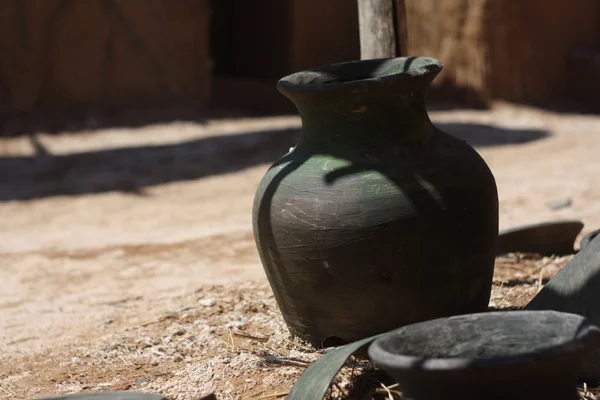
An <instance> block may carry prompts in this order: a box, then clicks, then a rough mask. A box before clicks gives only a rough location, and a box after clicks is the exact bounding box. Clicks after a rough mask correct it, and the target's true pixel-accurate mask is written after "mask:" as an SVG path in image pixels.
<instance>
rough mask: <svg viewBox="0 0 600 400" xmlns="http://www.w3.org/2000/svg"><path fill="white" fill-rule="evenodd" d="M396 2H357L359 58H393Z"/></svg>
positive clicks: (368, 0) (395, 49) (380, 0)
mask: <svg viewBox="0 0 600 400" xmlns="http://www.w3.org/2000/svg"><path fill="white" fill-rule="evenodd" d="M395 1H396V0H358V24H359V32H360V58H361V59H362V60H367V59H373V58H386V57H395V56H396V55H397V54H398V46H397V41H396V13H395V8H396V7H395Z"/></svg>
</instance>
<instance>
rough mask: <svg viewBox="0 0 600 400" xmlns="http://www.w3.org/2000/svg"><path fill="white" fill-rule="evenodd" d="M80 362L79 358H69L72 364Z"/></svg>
mask: <svg viewBox="0 0 600 400" xmlns="http://www.w3.org/2000/svg"><path fill="white" fill-rule="evenodd" d="M80 361H81V358H79V357H73V358H71V362H73V363H78V362H80Z"/></svg>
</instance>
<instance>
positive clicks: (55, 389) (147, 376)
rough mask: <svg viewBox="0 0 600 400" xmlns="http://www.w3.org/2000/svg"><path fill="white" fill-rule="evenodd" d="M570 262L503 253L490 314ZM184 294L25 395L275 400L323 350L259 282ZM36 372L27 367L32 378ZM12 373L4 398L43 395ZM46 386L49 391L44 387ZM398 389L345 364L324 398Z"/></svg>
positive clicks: (587, 393)
mask: <svg viewBox="0 0 600 400" xmlns="http://www.w3.org/2000/svg"><path fill="white" fill-rule="evenodd" d="M569 259H570V257H561V258H544V257H540V256H537V255H527V254H513V255H508V256H505V257H499V258H498V259H497V261H496V271H495V276H494V288H493V291H492V298H491V301H490V306H491V308H493V309H507V308H519V307H521V306H523V305H525V304H527V302H528V301H529V300H530V299H531V298H532V297H533V296H534V295H535V294H536V293H537V291H538V290H539V289H540V288H541V284H540V277H541V279H542V282H544V281H545V280H547V279H549V278H551V277H552V276H553V275H554V274H555V273H556V272H558V271H559V270H560V268H562V267H563V266H564V265H565V264H566V263H567V262H568V260H569ZM184 297H185V299H184V300H185V303H186V304H190V306H189V307H186V308H184V309H182V310H180V311H178V312H172V313H168V314H166V315H164V316H163V317H161V318H158V319H155V320H149V321H146V322H144V323H141V324H137V325H136V326H134V327H132V328H130V329H127V330H124V331H121V332H118V333H112V334H109V335H107V336H105V337H103V338H102V341H101V342H100V343H97V344H96V345H90V346H86V347H77V348H74V349H73V352H72V354H71V355H70V356H69V357H70V358H67V359H63V360H60V361H58V360H54V361H55V368H53V371H52V372H48V374H50V375H47V376H46V378H45V381H44V380H38V381H32V380H31V379H33V378H31V379H29V385H28V386H29V387H31V386H32V384H33V382H37V383H38V387H37V390H33V391H32V390H31V389H30V390H29V393H34V394H35V393H48V391H49V390H50V391H51V392H52V394H57V393H74V392H80V391H96V390H138V391H144V392H154V393H162V394H163V395H165V396H167V397H169V398H171V399H173V400H192V399H196V398H198V397H200V396H202V395H206V394H209V393H215V394H216V395H217V397H218V399H220V400H230V399H236V400H239V399H242V400H246V399H255V400H259V399H262V400H267V399H276V398H283V397H285V396H286V394H287V393H288V391H289V389H290V388H291V386H292V385H293V384H294V382H295V381H296V380H297V379H298V377H299V376H300V375H301V374H302V372H303V371H304V370H305V369H306V367H307V366H309V365H310V364H311V363H313V362H314V361H315V360H317V359H318V358H319V357H321V356H322V355H323V353H324V351H326V349H315V348H313V347H311V346H310V345H308V344H307V343H304V342H303V341H301V340H298V339H296V338H293V337H291V336H290V335H289V332H288V330H287V328H286V326H285V323H284V321H283V319H282V317H281V314H280V313H279V311H278V308H277V305H276V303H275V300H274V298H273V295H272V292H271V290H270V288H269V286H268V284H267V283H265V282H248V283H246V284H243V285H239V286H233V285H221V286H210V287H204V288H203V289H201V290H198V291H196V292H194V293H189V294H187V295H185V296H184ZM57 361H58V362H57ZM33 369H34V367H33V365H32V366H30V371H29V374H32V372H31V371H32V370H33ZM37 369H38V370H39V369H40V364H38V365H37ZM34 372H35V371H34ZM18 373H19V371H18V368H17V367H15V370H14V371H13V374H9V375H8V376H1V377H0V387H1V388H2V389H1V390H0V397H6V398H33V397H39V396H31V395H30V394H28V395H26V394H25V393H23V392H22V391H21V390H20V387H21V386H20V385H21V384H22V383H23V381H27V379H25V378H21V380H19V379H16V378H15V376H17V375H18ZM20 373H21V374H23V373H24V372H23V371H22V370H21V372H20ZM52 374H53V375H52ZM34 375H35V374H34ZM48 380H49V381H50V382H51V385H50V386H48V385H46V386H44V382H46V381H48ZM19 382H20V383H19ZM26 386H27V385H26ZM34 389H36V387H34ZM400 392H401V389H400V388H398V387H396V386H395V385H393V382H391V381H390V380H389V379H387V378H386V377H385V376H384V375H383V374H382V373H381V372H380V371H376V370H375V369H374V368H373V367H372V365H371V364H370V363H369V362H368V361H366V360H359V359H351V360H349V362H348V363H347V365H346V366H345V367H344V368H343V369H342V370H341V372H340V374H339V375H338V376H337V377H336V380H335V382H334V384H333V385H332V387H331V388H330V391H329V393H328V395H327V399H361V400H366V399H369V400H370V399H398V398H401V397H399V396H400V394H399V393H400ZM597 393H598V392H596V391H594V390H592V389H587V390H584V389H583V388H582V390H581V398H582V399H595V398H596V395H597ZM28 396H29V397H28Z"/></svg>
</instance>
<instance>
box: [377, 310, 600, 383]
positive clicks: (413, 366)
mask: <svg viewBox="0 0 600 400" xmlns="http://www.w3.org/2000/svg"><path fill="white" fill-rule="evenodd" d="M499 314H504V315H517V314H518V315H522V316H526V315H542V314H553V315H557V316H558V317H559V318H562V319H571V320H579V323H580V326H582V327H583V329H582V330H581V331H580V332H579V333H577V334H576V336H575V338H574V339H571V340H565V341H564V342H562V343H560V344H557V345H554V346H551V347H548V348H545V349H542V350H535V351H529V352H527V351H526V352H522V353H518V354H513V355H508V356H498V357H489V358H467V357H448V358H426V357H425V356H409V355H405V354H399V353H392V352H390V351H387V350H386V349H385V348H384V347H383V346H382V342H383V341H384V340H386V338H389V337H390V335H391V336H393V335H394V334H395V333H396V332H399V331H400V330H402V329H404V328H407V327H408V326H414V325H419V324H420V323H416V324H411V325H407V326H405V327H402V328H399V329H397V330H395V331H391V332H390V333H388V334H385V335H383V336H381V337H379V338H378V339H376V340H375V341H373V343H371V345H370V346H369V350H368V353H369V357H370V358H371V359H372V361H373V362H374V363H375V364H377V365H381V366H384V367H389V368H392V369H394V370H414V371H427V372H450V371H452V372H456V371H460V370H474V369H479V368H482V367H484V368H489V367H492V368H493V367H502V366H504V367H509V366H514V365H519V364H524V363H530V362H532V361H535V360H541V359H546V358H549V357H556V356H561V355H566V354H568V353H571V352H577V351H582V350H583V349H584V347H585V345H586V344H588V343H589V342H591V341H593V340H598V338H600V328H598V327H597V326H595V325H593V324H592V323H591V322H589V321H588V319H587V318H585V317H583V316H581V315H578V314H572V313H566V312H559V311H551V310H543V311H533V310H531V311H527V310H517V311H488V312H482V313H474V314H465V315H458V316H454V317H449V318H439V319H436V320H431V321H425V322H430V323H431V322H434V321H438V322H440V323H442V322H443V321H446V320H448V319H451V318H453V319H464V318H467V317H473V316H484V317H487V316H488V315H489V316H491V315H499Z"/></svg>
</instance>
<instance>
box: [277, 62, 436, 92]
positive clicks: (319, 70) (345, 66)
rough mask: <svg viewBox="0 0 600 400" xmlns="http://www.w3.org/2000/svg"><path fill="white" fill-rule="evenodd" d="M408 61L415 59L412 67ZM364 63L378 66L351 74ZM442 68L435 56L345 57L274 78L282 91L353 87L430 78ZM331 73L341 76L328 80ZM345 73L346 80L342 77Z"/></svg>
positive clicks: (364, 65)
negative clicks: (363, 73) (363, 74)
mask: <svg viewBox="0 0 600 400" xmlns="http://www.w3.org/2000/svg"><path fill="white" fill-rule="evenodd" d="M412 63H416V64H417V65H416V67H414V68H411V67H410V65H411V64H412ZM407 64H408V68H409V69H408V70H400V69H404V68H406V66H407ZM367 66H373V67H378V66H379V69H374V70H373V71H372V73H371V74H370V76H369V77H366V78H365V77H357V78H352V75H353V74H354V75H355V74H356V73H357V72H358V71H359V70H360V69H362V68H366V67H367ZM442 68H443V64H442V62H441V61H439V60H438V59H435V58H432V57H422V56H412V57H391V58H374V59H369V60H354V61H345V62H340V63H334V64H329V65H324V66H320V67H315V68H310V69H305V70H303V71H299V72H295V73H293V74H290V75H287V76H284V77H283V78H281V79H279V81H278V82H277V89H278V90H279V91H280V92H282V93H283V92H310V91H330V90H339V89H344V90H348V89H357V88H364V87H365V86H370V85H381V84H382V83H387V82H390V81H397V80H406V79H410V78H415V77H420V76H426V75H431V76H432V79H433V77H435V75H437V74H438V73H439V72H440V71H441V70H442ZM333 73H338V74H339V75H337V76H338V77H341V78H342V80H341V81H338V82H328V81H327V79H328V78H332V75H331V74H333ZM345 77H347V78H348V80H343V79H344V78H345ZM330 80H331V79H330Z"/></svg>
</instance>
